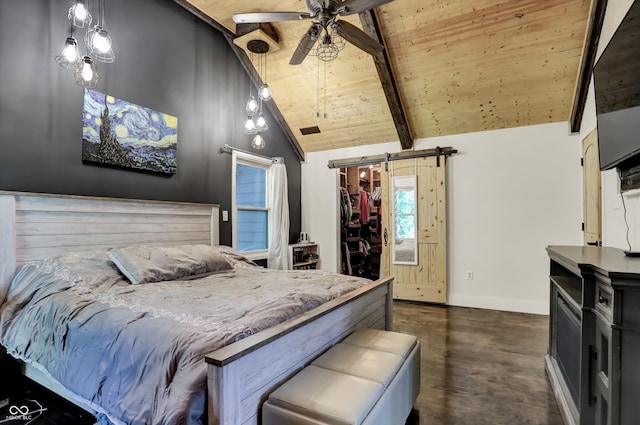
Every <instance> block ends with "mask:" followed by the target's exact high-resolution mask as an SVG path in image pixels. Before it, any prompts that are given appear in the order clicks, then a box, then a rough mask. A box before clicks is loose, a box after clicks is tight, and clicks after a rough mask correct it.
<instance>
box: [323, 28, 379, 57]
mask: <svg viewBox="0 0 640 425" xmlns="http://www.w3.org/2000/svg"><path fill="white" fill-rule="evenodd" d="M334 26H335V29H336V31H337V32H338V34H339V35H340V36H341V37H342V38H344V39H345V40H347V41H348V42H349V43H351V44H353V45H354V46H356V47H357V48H359V49H361V50H364V51H365V52H367V53H369V54H370V55H376V54H378V53H381V52H382V51H383V50H384V46H383V45H382V44H380V43H378V42H377V41H376V40H374V39H373V38H371V37H369V36H368V35H367V34H366V33H365V32H364V31H362V30H361V29H360V28H358V27H356V26H354V25H352V24H350V23H349V22H347V21H336V22H335V23H334Z"/></svg>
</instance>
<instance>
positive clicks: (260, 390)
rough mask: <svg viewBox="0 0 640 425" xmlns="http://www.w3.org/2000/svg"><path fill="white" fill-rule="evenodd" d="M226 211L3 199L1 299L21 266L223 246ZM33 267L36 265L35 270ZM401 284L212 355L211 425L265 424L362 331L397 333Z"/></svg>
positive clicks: (30, 371) (349, 295)
mask: <svg viewBox="0 0 640 425" xmlns="http://www.w3.org/2000/svg"><path fill="white" fill-rule="evenodd" d="M218 209H219V208H218V206H217V205H211V204H191V203H175V202H159V201H137V200H123V199H108V198H91V197H79V196H60V195H41V194H28V193H13V192H0V234H1V235H2V244H0V298H3V297H4V294H5V293H6V291H7V288H8V284H9V282H10V280H11V278H12V276H13V275H14V273H15V270H16V268H17V267H18V266H21V265H23V264H26V263H30V262H32V261H34V260H37V259H42V258H48V257H52V256H56V255H59V254H64V253H69V252H77V251H87V250H88V251H95V250H98V251H99V250H106V249H111V248H114V247H115V248H117V247H125V246H130V245H135V244H142V243H144V244H147V245H151V246H175V245H189V244H207V245H211V246H217V245H218V234H219V233H218V232H219V230H218V212H219V211H218ZM30 264H31V263H30ZM391 284H392V281H391V279H382V280H379V281H376V282H371V283H366V284H364V285H362V286H359V287H358V288H357V289H354V290H349V291H348V292H345V293H344V294H342V295H339V296H338V297H336V298H334V299H332V300H331V301H328V302H325V303H324V304H321V305H319V306H317V307H315V308H312V309H310V310H307V311H305V312H303V313H301V314H298V315H296V316H295V317H293V318H291V319H288V320H286V321H284V322H281V323H278V324H276V325H274V326H271V327H269V328H267V329H265V330H261V331H260V332H258V333H255V334H253V335H248V336H246V337H243V338H241V339H239V340H237V341H236V342H233V343H229V344H226V345H223V346H222V347H220V348H217V349H215V350H213V351H211V352H209V353H208V354H207V355H206V356H205V359H204V360H203V361H204V362H206V366H205V368H206V381H207V385H206V387H207V391H206V409H207V417H208V423H209V424H224V425H230V424H234V425H235V424H257V423H258V418H259V411H260V406H261V404H262V403H263V402H264V400H265V399H266V397H267V396H268V394H269V393H270V392H271V391H272V390H273V389H274V388H276V387H277V386H278V385H280V384H281V383H282V382H284V381H285V380H286V379H288V378H289V377H290V376H292V375H293V374H294V373H295V372H297V371H298V370H299V369H301V368H302V367H304V366H305V365H306V364H308V363H309V362H310V361H311V360H312V359H313V358H315V357H317V356H318V355H319V354H320V353H322V352H323V351H325V350H326V349H327V348H328V347H330V346H332V345H334V344H335V343H336V342H338V341H339V340H341V339H342V338H344V337H345V336H346V335H347V334H348V333H349V332H350V331H351V330H353V329H354V328H358V327H371V328H379V329H391V326H392V316H391V305H392V304H391V303H392V288H391ZM24 374H25V375H27V376H29V377H31V378H32V379H34V380H36V381H38V382H40V383H42V384H43V385H45V386H46V387H48V388H50V389H52V390H53V391H55V392H57V393H59V394H61V395H63V396H65V397H66V398H69V399H71V400H72V401H74V402H76V403H77V404H80V405H81V406H82V407H85V408H88V409H90V410H93V411H95V410H96V409H95V407H96V406H92V405H91V404H87V403H86V400H84V399H80V400H79V399H78V397H77V396H76V394H75V393H73V392H71V391H69V390H68V389H67V388H65V387H64V386H62V385H60V383H59V382H57V381H56V380H54V379H52V378H51V376H50V374H48V373H47V372H46V371H43V370H41V369H40V368H38V367H35V366H34V365H32V364H30V363H29V362H25V363H24Z"/></svg>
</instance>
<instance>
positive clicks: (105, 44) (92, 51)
mask: <svg viewBox="0 0 640 425" xmlns="http://www.w3.org/2000/svg"><path fill="white" fill-rule="evenodd" d="M98 8H99V10H98V23H97V24H96V25H95V26H94V27H93V28H91V29H90V30H89V31H87V33H86V34H85V36H84V41H85V43H86V45H87V48H88V49H89V56H91V57H92V58H93V59H94V60H97V61H98V62H103V63H112V62H114V61H115V60H116V56H115V54H114V53H113V48H112V47H111V35H109V32H108V31H107V30H106V29H105V27H106V24H105V19H104V0H99V3H98Z"/></svg>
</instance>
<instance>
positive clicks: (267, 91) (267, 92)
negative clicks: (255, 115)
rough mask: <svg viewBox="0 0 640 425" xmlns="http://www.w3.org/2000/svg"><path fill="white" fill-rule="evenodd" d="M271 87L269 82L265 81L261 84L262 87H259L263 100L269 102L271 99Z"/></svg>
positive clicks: (260, 96)
mask: <svg viewBox="0 0 640 425" xmlns="http://www.w3.org/2000/svg"><path fill="white" fill-rule="evenodd" d="M271 96H272V94H271V88H270V87H269V84H267V83H264V84H263V85H261V86H260V88H259V89H258V97H259V98H260V99H262V100H264V101H265V102H268V101H269V100H271Z"/></svg>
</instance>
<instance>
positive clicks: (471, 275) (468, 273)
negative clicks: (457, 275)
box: [467, 270, 473, 280]
mask: <svg viewBox="0 0 640 425" xmlns="http://www.w3.org/2000/svg"><path fill="white" fill-rule="evenodd" d="M467 280H473V272H472V271H471V270H468V271H467Z"/></svg>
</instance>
